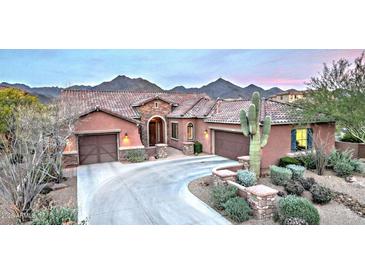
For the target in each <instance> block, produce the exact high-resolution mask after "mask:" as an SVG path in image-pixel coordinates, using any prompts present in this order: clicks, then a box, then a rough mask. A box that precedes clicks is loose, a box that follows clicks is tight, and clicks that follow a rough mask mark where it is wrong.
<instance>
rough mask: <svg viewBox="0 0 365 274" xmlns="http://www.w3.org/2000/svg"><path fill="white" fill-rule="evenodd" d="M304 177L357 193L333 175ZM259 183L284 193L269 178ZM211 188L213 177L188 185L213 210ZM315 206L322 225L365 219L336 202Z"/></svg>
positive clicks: (262, 222)
mask: <svg viewBox="0 0 365 274" xmlns="http://www.w3.org/2000/svg"><path fill="white" fill-rule="evenodd" d="M329 172H330V171H329ZM305 176H306V177H314V178H315V179H316V181H317V182H318V183H319V184H321V185H324V186H327V187H328V188H330V189H332V190H335V191H340V190H343V189H346V191H347V192H346V193H349V194H350V193H356V189H357V191H359V190H358V189H359V187H358V186H357V185H355V184H349V183H346V182H345V180H344V179H342V178H339V177H337V176H334V175H333V173H328V174H326V175H324V176H318V175H316V174H315V173H313V172H311V171H307V172H306V174H305ZM317 177H319V178H317ZM334 178H335V179H334ZM361 178H363V177H361V176H359V180H361ZM334 182H338V184H339V185H340V186H338V185H337V184H336V183H334ZM259 183H260V184H264V185H267V186H269V187H271V188H274V189H277V190H279V191H284V187H282V186H276V185H273V184H272V183H271V182H270V178H269V177H265V178H260V180H259ZM345 186H347V187H346V188H345ZM212 187H213V176H206V177H202V178H199V179H197V180H194V181H192V182H191V183H190V184H189V190H190V191H191V193H193V194H194V195H195V196H196V197H198V198H199V199H201V200H202V201H203V202H204V203H206V204H207V205H209V206H210V207H212V208H213V204H212V201H211V199H210V197H211V191H212ZM363 191H365V188H364V189H362V188H361V190H360V194H359V193H357V195H356V197H359V196H360V195H364V194H365V192H363ZM361 193H362V194H361ZM302 196H303V197H305V198H307V199H309V200H311V194H310V192H308V191H305V192H304V193H303V195H302ZM354 196H355V195H354ZM364 198H365V197H362V199H364ZM279 199H280V197H279V196H277V201H279ZM315 206H316V208H317V209H318V211H319V214H320V216H321V224H322V225H360V224H361V225H365V218H362V217H360V216H359V215H357V214H356V213H354V212H353V211H351V210H350V209H349V208H347V207H346V206H344V205H342V204H339V203H337V202H336V201H333V200H332V201H331V202H330V203H328V204H326V205H315ZM216 211H217V212H219V213H220V214H222V215H223V216H224V212H223V211H219V210H216ZM227 219H228V218H227ZM228 220H229V219H228ZM229 221H230V222H232V220H229ZM232 223H234V222H232ZM273 224H276V223H275V222H274V221H273V220H256V219H253V218H252V219H250V220H248V221H246V222H244V223H242V225H273Z"/></svg>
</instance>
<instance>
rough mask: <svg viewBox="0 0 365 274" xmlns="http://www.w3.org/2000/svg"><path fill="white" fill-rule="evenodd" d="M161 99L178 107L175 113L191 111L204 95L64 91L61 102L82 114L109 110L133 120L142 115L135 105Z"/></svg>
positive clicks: (153, 92)
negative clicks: (97, 110)
mask: <svg viewBox="0 0 365 274" xmlns="http://www.w3.org/2000/svg"><path fill="white" fill-rule="evenodd" d="M156 96H157V97H158V98H159V99H161V100H163V101H166V102H169V103H172V104H175V105H178V107H177V108H176V109H175V110H174V111H173V112H172V113H171V114H173V113H174V112H175V111H183V110H186V111H188V109H190V107H192V106H194V104H195V103H196V102H197V101H198V100H200V98H201V97H202V96H206V95H204V94H197V93H178V92H170V91H166V92H164V91H161V92H156V91H85V90H63V91H62V92H61V100H62V99H65V100H66V99H67V100H68V101H71V102H72V103H76V102H77V104H78V106H79V108H80V113H86V112H88V111H92V110H94V109H95V108H101V109H104V110H108V111H110V112H112V113H115V114H118V115H120V116H125V117H129V118H132V119H138V118H140V114H139V113H138V110H137V108H136V107H134V106H135V105H139V104H143V103H146V102H148V101H150V100H151V99H153V98H155V97H156Z"/></svg>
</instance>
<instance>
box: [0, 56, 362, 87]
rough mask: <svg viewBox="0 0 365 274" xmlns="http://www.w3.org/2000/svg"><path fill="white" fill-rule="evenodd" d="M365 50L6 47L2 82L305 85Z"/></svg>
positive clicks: (1, 66) (1, 62)
mask: <svg viewBox="0 0 365 274" xmlns="http://www.w3.org/2000/svg"><path fill="white" fill-rule="evenodd" d="M362 51H363V50H355V49H351V50H350V49H349V50H343V49H342V50H323V49H321V50H53V49H52V50H43V49H42V50H5V49H0V82H8V83H22V84H27V85H29V86H32V87H39V86H59V87H67V86H71V85H76V84H84V85H97V84H99V83H101V82H103V81H110V80H112V79H113V78H115V77H116V76H118V75H126V76H128V77H132V78H138V77H141V78H144V79H146V80H149V81H151V82H153V83H155V84H157V85H159V86H160V87H162V88H164V89H170V88H173V87H175V86H179V85H183V86H185V87H200V86H202V85H205V84H208V83H209V82H212V81H215V80H216V79H218V78H224V79H226V80H228V81H230V82H232V83H234V84H237V85H239V86H242V87H244V86H247V85H249V84H255V85H258V86H261V87H263V88H271V87H279V88H283V89H289V88H296V89H303V88H305V87H306V85H305V82H307V81H308V80H309V79H310V77H311V76H315V75H317V74H318V73H319V72H320V71H321V70H322V68H323V63H331V62H332V61H333V60H338V59H340V58H346V59H349V60H350V61H353V60H354V58H356V57H358V56H360V55H361V53H362Z"/></svg>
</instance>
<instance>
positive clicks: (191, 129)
mask: <svg viewBox="0 0 365 274" xmlns="http://www.w3.org/2000/svg"><path fill="white" fill-rule="evenodd" d="M187 133H188V140H189V141H191V140H193V139H194V125H193V123H189V124H188V132H187Z"/></svg>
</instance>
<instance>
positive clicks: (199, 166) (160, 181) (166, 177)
mask: <svg viewBox="0 0 365 274" xmlns="http://www.w3.org/2000/svg"><path fill="white" fill-rule="evenodd" d="M233 163H237V162H235V161H231V160H228V159H226V158H223V157H219V156H201V157H184V158H182V159H176V160H160V161H150V162H144V163H138V164H121V163H119V162H112V163H103V164H94V165H86V166H80V167H78V170H77V184H78V193H77V196H78V197H77V198H78V208H79V220H80V221H82V220H87V222H88V224H131V225H142V224H148V225H150V224H160V225H165V224H175V225H181V224H229V222H228V221H227V220H226V219H224V218H223V217H222V216H221V215H219V214H218V213H217V212H215V211H214V210H213V209H211V208H210V207H208V206H207V205H206V204H205V203H203V202H202V201H200V200H199V199H198V198H196V197H195V196H194V195H193V194H191V193H190V191H189V190H188V188H187V185H188V183H189V182H190V181H192V180H194V179H196V178H199V177H202V176H206V175H209V174H211V170H212V168H213V167H216V166H225V165H231V164H233Z"/></svg>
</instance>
